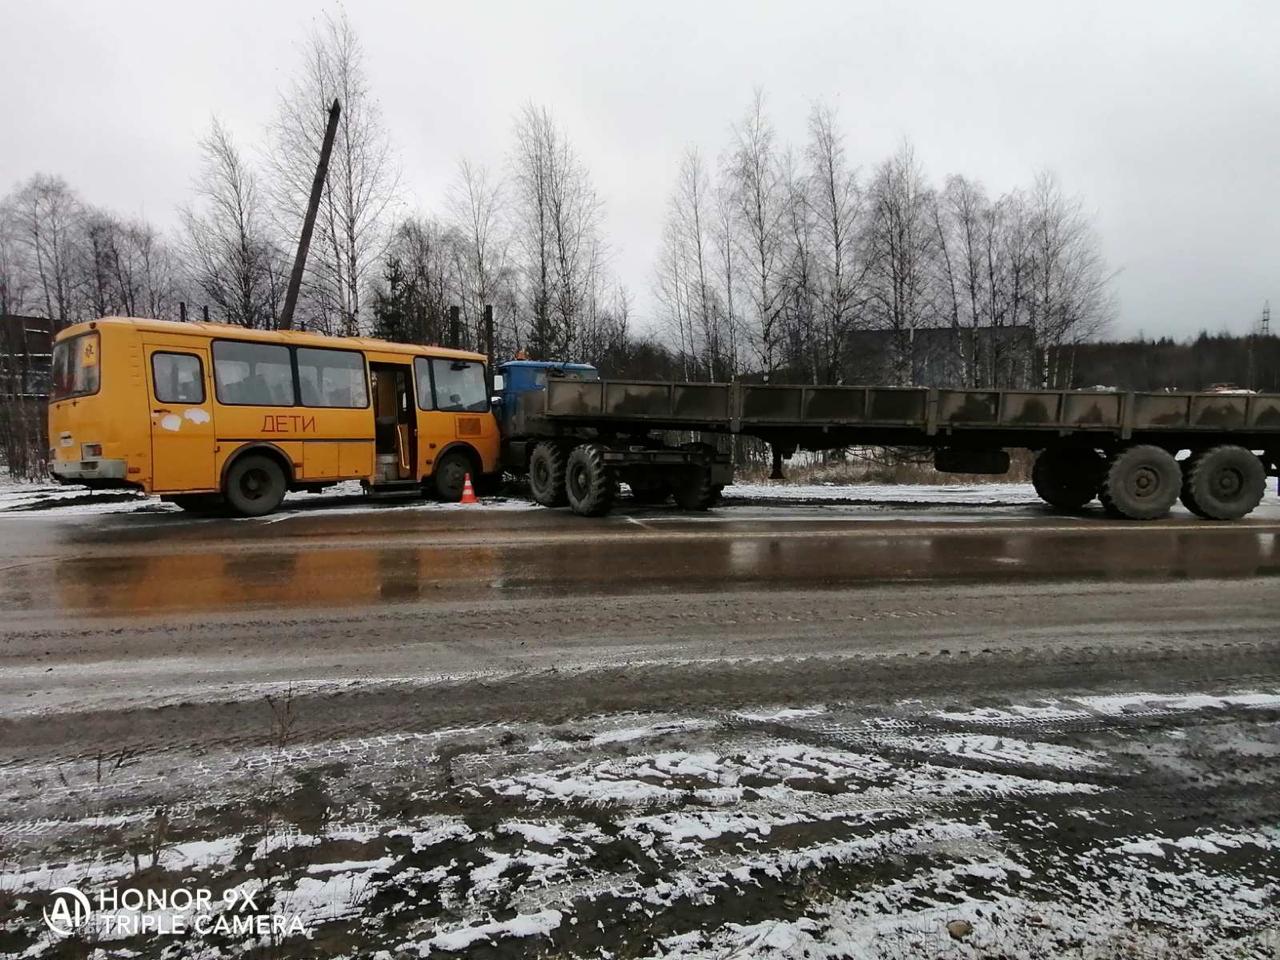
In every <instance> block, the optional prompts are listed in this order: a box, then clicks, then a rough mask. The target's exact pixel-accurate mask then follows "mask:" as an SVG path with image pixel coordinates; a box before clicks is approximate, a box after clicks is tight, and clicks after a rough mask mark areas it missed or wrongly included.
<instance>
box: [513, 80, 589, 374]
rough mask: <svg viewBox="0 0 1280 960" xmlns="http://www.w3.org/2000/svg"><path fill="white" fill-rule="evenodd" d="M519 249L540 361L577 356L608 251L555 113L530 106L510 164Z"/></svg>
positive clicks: (586, 186) (578, 163)
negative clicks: (585, 314) (580, 337)
mask: <svg viewBox="0 0 1280 960" xmlns="http://www.w3.org/2000/svg"><path fill="white" fill-rule="evenodd" d="M512 165H513V168H514V178H513V179H514V183H515V187H516V189H515V205H516V210H517V217H516V224H517V233H518V238H517V243H518V250H519V254H520V267H521V270H520V272H521V274H522V277H523V281H524V286H525V291H526V303H527V309H528V313H529V318H530V334H529V344H530V346H531V348H532V350H533V352H534V355H535V356H539V357H547V358H559V359H567V358H569V357H570V356H572V355H573V352H574V350H575V347H576V345H577V340H578V336H579V334H580V332H581V331H580V329H579V327H580V325H581V323H582V322H583V317H584V312H585V311H586V310H587V309H588V307H589V305H590V303H591V298H592V297H594V296H596V295H598V285H599V283H600V278H601V275H602V270H601V264H602V262H603V257H604V248H603V244H602V242H601V239H600V232H599V225H600V213H601V207H600V201H599V198H598V197H597V196H596V193H595V189H594V188H593V187H592V185H591V180H590V176H589V175H588V173H587V171H586V169H585V167H583V165H582V162H581V161H580V160H579V158H578V156H577V154H576V152H575V151H574V150H573V147H572V146H571V144H570V143H569V141H568V138H567V137H566V136H565V134H564V133H563V131H561V130H560V128H559V127H558V126H557V125H556V124H555V122H554V120H553V119H552V117H551V114H550V113H549V112H548V111H547V110H546V109H545V108H542V107H537V106H534V105H533V104H528V105H526V106H525V108H524V110H523V111H522V112H521V114H520V116H519V118H518V120H517V122H516V149H515V152H514V155H513V158H512Z"/></svg>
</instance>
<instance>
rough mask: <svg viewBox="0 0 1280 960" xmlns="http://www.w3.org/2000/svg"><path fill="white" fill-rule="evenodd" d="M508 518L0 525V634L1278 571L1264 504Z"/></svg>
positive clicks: (376, 512)
mask: <svg viewBox="0 0 1280 960" xmlns="http://www.w3.org/2000/svg"><path fill="white" fill-rule="evenodd" d="M510 506H511V505H510V504H507V505H506V507H507V508H505V509H486V508H485V507H483V506H482V507H477V508H472V509H469V510H459V509H431V508H422V509H412V508H410V509H403V508H401V509H396V508H390V509H386V508H384V509H377V508H375V509H366V510H349V509H346V510H344V509H341V508H339V509H337V510H325V509H323V508H315V509H308V510H303V511H292V512H289V513H284V514H280V515H276V516H272V517H267V518H264V519H261V520H225V519H224V520H193V519H191V518H188V517H186V516H185V515H182V514H176V513H156V514H115V515H101V516H68V517H57V516H56V514H55V515H41V516H38V517H30V518H28V517H22V516H12V515H10V516H5V517H2V518H0V573H3V575H4V576H3V580H2V582H0V611H3V613H0V629H3V628H4V627H6V626H14V625H17V624H24V625H30V624H32V623H33V622H38V623H43V624H51V623H56V622H60V621H62V620H64V619H81V618H85V617H88V618H92V619H94V620H101V619H103V618H111V619H113V620H114V619H116V618H120V619H124V620H132V619H134V618H138V617H145V618H149V619H150V618H155V617H160V616H191V615H196V614H201V613H204V614H217V613H222V612H229V611H243V610H246V609H260V608H272V609H276V610H300V611H314V610H316V609H344V610H353V609H359V608H362V607H370V608H382V607H385V606H388V605H395V604H401V603H410V602H428V603H430V602H440V601H455V600H488V601H492V602H494V603H500V602H502V601H506V600H511V599H517V598H524V599H529V598H562V597H566V596H589V595H613V596H626V595H636V594H641V595H643V594H662V593H664V592H668V591H672V590H675V591H681V592H734V591H752V592H754V591H762V590H767V591H789V590H798V589H803V590H843V589H850V588H858V587H864V586H870V585H884V584H893V583H904V584H906V583H931V584H938V583H974V584H979V583H994V584H1010V585H1013V584H1019V583H1025V582H1031V581H1059V582H1070V581H1081V582H1089V583H1092V584H1094V590H1095V592H1097V593H1100V594H1105V593H1107V592H1108V591H1109V590H1111V589H1112V587H1111V586H1109V585H1111V584H1117V583H1124V582H1131V581H1148V582H1156V581H1161V580H1204V579H1231V580H1239V579H1247V578H1267V577H1273V576H1275V575H1276V574H1277V573H1280V510H1274V511H1273V510H1271V509H1269V508H1264V509H1263V510H1262V511H1260V515H1259V516H1255V517H1252V518H1249V519H1247V520H1245V521H1242V522H1238V523H1210V522H1205V521H1201V520H1198V519H1196V518H1193V517H1191V516H1190V515H1189V514H1185V513H1181V512H1179V513H1177V514H1175V515H1173V516H1171V517H1169V518H1168V519H1166V520H1162V521H1158V522H1155V523H1124V522H1117V521H1112V520H1108V519H1106V518H1104V517H1103V516H1102V515H1101V512H1100V511H1099V512H1095V513H1085V514H1082V515H1080V516H1072V517H1063V516H1057V515H1054V514H1052V513H1050V512H1048V511H1047V510H1044V509H1042V508H1040V507H1039V506H1033V505H1026V506H1016V507H1003V508H992V507H986V506H965V505H948V506H942V505H939V506H938V507H936V508H933V509H929V508H927V507H911V508H899V509H879V510H877V509H868V508H864V507H858V506H840V505H835V506H814V505H807V506H804V505H790V506H788V505H777V506H733V507H727V508H724V509H721V510H717V511H713V512H711V513H708V514H704V515H696V514H695V515H689V514H682V513H679V512H675V511H671V510H663V509H649V508H640V507H636V508H632V509H623V510H620V511H618V512H616V513H615V514H613V515H611V516H609V517H605V518H602V519H595V520H588V519H583V518H579V517H574V516H572V515H570V514H569V513H568V512H567V511H550V510H522V509H511V508H510ZM1270 586H1275V584H1271V585H1270ZM10 653H12V651H10Z"/></svg>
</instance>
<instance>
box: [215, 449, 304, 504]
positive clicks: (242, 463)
mask: <svg viewBox="0 0 1280 960" xmlns="http://www.w3.org/2000/svg"><path fill="white" fill-rule="evenodd" d="M287 488H288V484H287V482H286V480H285V476H284V471H283V470H282V469H280V464H278V463H276V461H275V460H274V459H272V458H271V457H265V456H261V455H257V454H250V455H249V456H246V457H241V458H240V459H239V460H237V461H236V462H235V463H233V464H232V465H231V469H230V470H228V471H227V479H226V484H225V491H224V495H225V496H226V500H227V503H228V504H229V505H230V506H231V509H232V510H234V511H235V512H236V513H238V514H240V515H241V516H242V517H263V516H266V515H267V514H268V513H270V512H271V511H272V510H274V509H275V508H276V507H278V506H280V504H281V502H282V501H283V500H284V495H285V491H286V490H287Z"/></svg>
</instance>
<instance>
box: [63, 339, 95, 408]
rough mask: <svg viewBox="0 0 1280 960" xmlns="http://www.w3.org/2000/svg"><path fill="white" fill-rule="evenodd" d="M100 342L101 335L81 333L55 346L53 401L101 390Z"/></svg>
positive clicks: (85, 395)
mask: <svg viewBox="0 0 1280 960" xmlns="http://www.w3.org/2000/svg"><path fill="white" fill-rule="evenodd" d="M100 342H101V338H100V337H99V336H98V334H96V333H82V334H80V336H78V337H72V338H70V339H69V340H61V341H59V342H58V343H55V344H54V345H53V394H52V397H53V399H54V400H66V399H67V398H68V397H87V396H89V395H91V394H94V393H97V392H98V387H99V386H100V385H101V383H102V374H101V370H102V366H101V364H100V363H99V359H100V357H99V344H100Z"/></svg>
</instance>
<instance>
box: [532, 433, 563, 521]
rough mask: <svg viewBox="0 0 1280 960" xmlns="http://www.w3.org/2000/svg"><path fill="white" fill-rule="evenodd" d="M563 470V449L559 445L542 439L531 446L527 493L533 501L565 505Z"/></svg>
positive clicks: (554, 505)
mask: <svg viewBox="0 0 1280 960" xmlns="http://www.w3.org/2000/svg"><path fill="white" fill-rule="evenodd" d="M564 470H565V456H564V450H562V449H561V448H560V447H559V446H557V445H556V444H554V443H547V442H546V441H543V442H542V443H539V444H538V445H537V446H535V447H534V448H533V453H532V454H531V455H530V457H529V493H530V494H531V495H532V496H533V502H534V503H540V504H542V505H543V506H544V507H563V506H564V505H565V503H566V502H567V500H566V498H565V492H564Z"/></svg>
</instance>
